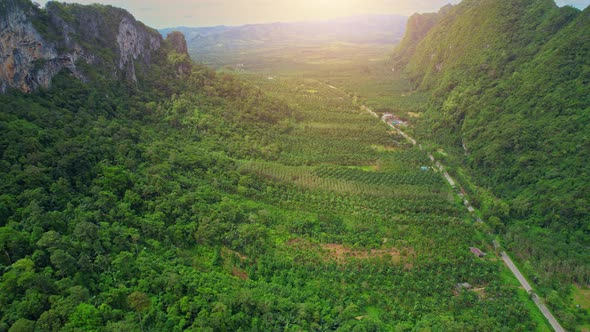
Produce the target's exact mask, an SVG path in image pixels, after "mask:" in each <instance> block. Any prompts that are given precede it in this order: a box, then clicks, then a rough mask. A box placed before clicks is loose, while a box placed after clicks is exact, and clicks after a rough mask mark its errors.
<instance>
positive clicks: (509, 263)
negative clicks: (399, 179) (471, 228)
mask: <svg viewBox="0 0 590 332" xmlns="http://www.w3.org/2000/svg"><path fill="white" fill-rule="evenodd" d="M360 107H361V109H362V110H364V111H367V112H368V113H369V114H371V115H372V116H374V117H377V118H378V117H379V116H378V115H377V113H375V112H374V111H373V110H371V109H370V108H369V107H367V106H365V105H360ZM384 122H385V123H387V125H389V126H390V127H391V128H393V129H395V130H396V131H397V132H398V133H399V134H400V135H402V136H403V137H404V138H405V139H407V140H408V141H410V142H412V144H413V145H417V144H418V143H417V142H416V140H415V139H413V138H412V137H411V136H409V135H408V134H406V133H404V132H403V131H402V130H401V129H399V128H398V127H396V126H394V125H393V124H391V123H389V122H387V121H384ZM419 146H420V150H422V146H421V145H419ZM428 158H430V160H431V161H432V163H433V164H435V165H436V167H437V168H438V169H439V170H440V171H441V173H442V174H443V176H444V178H445V179H446V180H447V182H448V183H449V184H450V185H451V187H453V188H457V187H458V184H457V182H456V181H455V180H454V179H453V178H452V177H451V176H450V175H449V173H448V172H446V171H445V170H444V166H443V165H442V164H441V163H440V162H439V161H437V160H436V159H435V158H434V156H433V155H432V154H431V153H428ZM459 196H460V197H461V198H462V199H463V203H464V204H465V206H466V207H467V211H469V213H471V214H474V215H475V221H476V222H479V223H482V222H483V220H481V218H480V217H479V216H477V215H476V214H475V209H474V208H473V206H472V205H471V204H470V203H469V201H468V200H467V199H466V198H465V197H464V195H463V193H459ZM493 244H494V248H499V247H500V245H499V244H498V242H497V241H496V240H494V241H493ZM500 256H501V257H502V260H503V261H504V263H505V264H506V266H508V268H509V269H510V271H512V273H513V274H514V276H515V277H516V279H518V281H519V282H520V284H521V285H522V287H523V288H524V290H525V291H527V293H529V294H530V296H531V299H532V300H533V302H535V304H536V305H537V307H538V308H539V310H541V313H542V314H543V316H545V318H546V319H547V321H548V322H549V324H551V327H552V328H553V329H554V330H555V331H556V332H565V330H564V328H563V327H562V326H561V325H560V324H559V322H558V321H557V319H555V317H554V316H553V314H551V312H550V311H549V309H548V308H547V306H545V304H544V303H543V302H542V300H541V299H540V298H539V296H537V294H535V293H534V292H533V288H532V287H531V285H530V284H529V282H528V281H527V280H526V278H525V277H524V275H522V273H521V272H520V270H518V267H516V265H515V264H514V262H513V261H512V259H510V256H508V254H507V253H506V252H505V251H502V252H500Z"/></svg>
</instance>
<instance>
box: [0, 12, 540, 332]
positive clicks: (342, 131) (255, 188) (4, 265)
mask: <svg viewBox="0 0 590 332" xmlns="http://www.w3.org/2000/svg"><path fill="white" fill-rule="evenodd" d="M22 3H24V4H26V3H25V2H24V1H23V2H22ZM29 5H30V3H29ZM31 6H32V5H31ZM64 6H69V5H64ZM68 8H70V7H68ZM71 8H77V10H79V12H80V14H83V13H84V12H85V11H88V12H89V13H96V10H97V8H98V9H100V8H104V7H101V6H78V7H71ZM41 13H42V12H41ZM108 13H109V11H108V10H107V11H106V13H104V14H105V15H107V14H108ZM88 15H90V14H88ZM101 15H102V14H101ZM102 19H104V20H107V19H108V18H102ZM115 28H116V27H115ZM117 31H118V30H116V29H114V30H113V32H114V33H115V34H116V33H117ZM72 33H74V34H75V33H77V31H73V32H72ZM103 37H105V38H106V41H108V40H110V41H111V42H105V44H99V45H104V47H105V51H108V50H109V49H110V50H117V49H118V44H117V43H116V38H112V37H113V36H112V35H110V36H103ZM162 45H163V47H160V48H159V49H158V50H157V51H155V52H153V53H151V59H150V61H149V64H147V65H145V64H144V65H141V66H140V65H139V64H141V62H142V61H141V60H140V61H137V62H136V63H135V65H136V68H135V69H136V71H135V74H136V78H137V83H135V82H134V81H133V80H132V79H131V80H129V78H130V77H129V76H127V75H119V74H118V73H123V72H122V71H121V72H117V71H116V70H115V71H108V70H106V71H105V69H108V68H111V69H112V68H115V69H116V68H117V64H118V62H117V60H118V58H117V57H108V56H106V59H108V60H109V61H106V65H105V66H103V65H100V64H98V65H96V66H89V67H90V68H88V67H86V66H83V65H82V66H80V67H77V68H78V69H80V70H82V69H84V71H81V72H82V73H83V74H84V77H83V79H80V76H79V75H77V73H76V72H75V71H72V70H69V69H68V68H64V69H62V70H61V71H60V72H59V73H57V75H55V76H53V79H52V80H51V84H49V85H48V87H47V88H43V87H40V88H38V89H37V90H34V91H31V92H30V93H29V92H24V91H27V90H26V89H24V91H22V90H20V89H13V88H8V89H7V92H6V93H5V94H3V95H0V156H1V159H0V308H2V309H1V310H0V331H11V332H12V331H42V332H46V331H240V330H252V331H301V330H306V331H314V330H315V331H317V330H340V331H388V330H400V331H412V330H428V329H432V330H448V331H455V330H481V331H496V330H514V331H531V330H534V329H535V328H536V327H541V328H542V327H543V326H544V325H543V324H544V323H543V321H542V320H539V319H538V318H535V317H534V316H533V315H532V314H531V311H530V309H529V308H528V307H527V306H526V300H527V294H525V293H523V292H521V291H520V290H519V289H518V287H517V286H516V285H514V284H512V283H511V282H509V281H506V280H504V279H505V278H504V276H503V271H502V269H501V265H499V264H498V262H496V261H495V259H494V258H493V257H491V256H493V255H489V256H488V257H478V256H475V255H473V254H472V253H471V252H470V250H469V247H470V246H473V245H478V246H480V247H482V248H483V249H484V250H487V249H485V248H486V247H485V246H486V245H487V244H486V243H487V241H486V240H485V239H484V238H483V237H482V236H481V234H479V233H478V232H477V230H476V228H475V227H473V224H472V221H471V217H470V216H469V215H468V214H467V212H466V211H465V209H464V207H463V205H462V203H461V202H459V201H458V200H457V199H456V198H455V196H453V193H452V191H451V189H450V188H449V187H448V186H447V185H446V184H445V183H444V181H443V179H442V178H441V177H440V174H438V173H436V172H434V171H432V170H431V169H428V167H426V169H424V165H428V164H429V159H428V157H427V156H426V154H425V153H424V152H423V151H420V150H419V149H418V147H414V146H412V145H411V144H409V143H407V142H406V141H405V139H404V138H403V137H402V136H400V135H399V134H397V133H395V132H388V131H387V129H386V126H385V125H384V124H383V123H381V122H379V121H378V120H377V119H375V118H373V117H371V116H370V115H368V114H367V113H366V112H365V111H363V110H361V109H360V107H359V105H358V104H357V103H356V102H355V100H354V99H353V98H351V96H350V95H348V94H347V93H345V92H343V91H341V90H338V89H334V88H333V87H330V86H328V85H326V84H325V83H323V82H321V81H319V80H317V79H302V78H273V79H269V78H268V77H267V76H257V75H254V76H242V77H241V78H240V79H237V78H236V77H235V76H231V75H227V74H224V73H217V72H214V71H212V70H210V69H207V68H205V67H203V66H200V65H196V64H192V65H191V64H190V62H189V59H188V57H187V56H186V54H185V51H186V46H185V45H184V38H183V37H182V35H181V34H178V33H173V34H171V36H170V37H169V38H168V40H167V41H164V42H163V43H162ZM96 54H97V57H99V58H100V57H102V56H104V55H108V54H109V52H105V53H100V52H98V53H96ZM115 54H117V53H115ZM76 65H77V66H78V64H76ZM140 67H141V68H140ZM93 68H96V70H93ZM140 69H141V70H140ZM113 73H115V74H113ZM489 250H491V249H489ZM466 283H468V284H469V285H470V286H466ZM469 287H472V288H469Z"/></svg>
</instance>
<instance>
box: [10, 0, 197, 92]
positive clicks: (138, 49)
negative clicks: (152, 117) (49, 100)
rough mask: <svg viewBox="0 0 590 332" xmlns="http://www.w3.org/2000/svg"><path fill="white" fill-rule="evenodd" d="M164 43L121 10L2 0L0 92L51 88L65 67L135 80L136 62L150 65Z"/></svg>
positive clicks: (79, 72) (76, 73) (80, 72)
mask: <svg viewBox="0 0 590 332" xmlns="http://www.w3.org/2000/svg"><path fill="white" fill-rule="evenodd" d="M181 42H184V49H186V42H185V41H184V38H182V39H181V40H180V39H179V37H175V43H181ZM163 44H164V40H163V39H162V37H161V35H160V34H159V33H158V32H157V31H155V30H153V29H151V28H148V27H146V26H145V25H143V24H142V23H141V22H138V21H136V20H135V18H133V16H132V15H131V14H129V13H128V12H126V11H124V10H122V9H118V8H114V7H111V6H102V5H90V6H82V5H76V4H60V3H57V2H50V3H48V4H47V6H46V8H45V9H40V8H37V7H36V6H35V5H34V4H33V3H32V2H30V0H2V3H0V92H2V93H4V92H6V90H7V89H8V88H16V89H19V90H21V91H24V92H31V91H33V90H35V89H37V88H39V87H48V86H49V85H50V83H51V79H52V78H53V77H54V76H55V75H56V74H58V73H59V72H60V71H62V70H64V69H66V70H68V71H70V72H71V73H72V74H73V75H74V76H76V77H78V78H79V79H83V80H84V79H87V78H88V77H87V76H88V75H87V73H86V72H85V70H84V68H88V67H89V66H88V65H90V66H91V67H93V68H94V69H95V70H97V71H99V72H100V73H101V74H102V75H106V76H110V77H116V78H124V79H127V80H130V81H132V82H136V81H137V78H136V70H138V69H137V68H136V65H137V64H141V65H142V66H141V67H142V68H148V67H149V65H150V64H151V63H152V58H153V56H154V55H155V54H156V51H158V50H159V49H160V48H161V47H162V46H163ZM174 48H178V45H177V46H174ZM181 49H182V47H181ZM183 69H184V70H186V68H183Z"/></svg>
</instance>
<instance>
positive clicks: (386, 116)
mask: <svg viewBox="0 0 590 332" xmlns="http://www.w3.org/2000/svg"><path fill="white" fill-rule="evenodd" d="M391 119H395V115H393V114H391V113H383V116H381V120H383V121H385V122H387V121H389V120H391Z"/></svg>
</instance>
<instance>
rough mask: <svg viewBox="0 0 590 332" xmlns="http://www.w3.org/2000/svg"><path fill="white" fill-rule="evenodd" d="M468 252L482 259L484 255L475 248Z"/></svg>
mask: <svg viewBox="0 0 590 332" xmlns="http://www.w3.org/2000/svg"><path fill="white" fill-rule="evenodd" d="M469 250H471V252H472V253H473V254H474V255H475V256H477V257H484V256H485V255H486V254H485V253H484V252H483V251H481V250H479V248H476V247H470V248H469Z"/></svg>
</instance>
